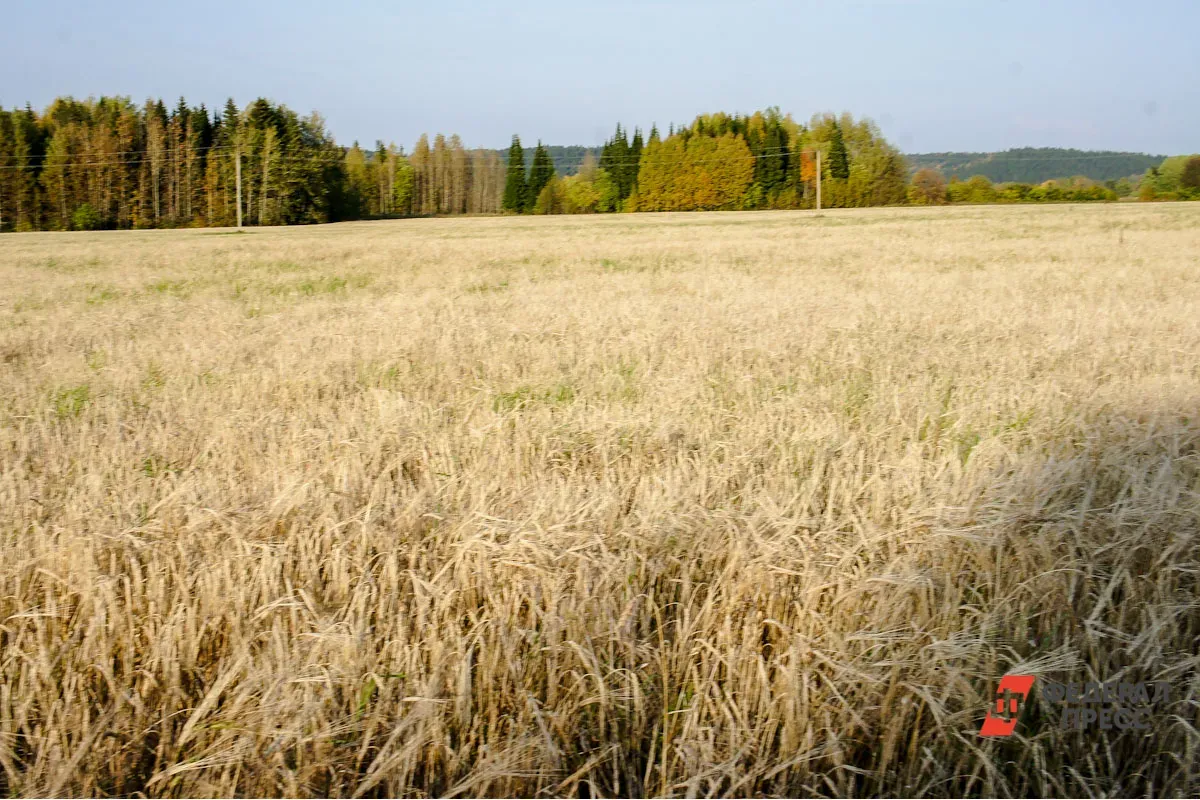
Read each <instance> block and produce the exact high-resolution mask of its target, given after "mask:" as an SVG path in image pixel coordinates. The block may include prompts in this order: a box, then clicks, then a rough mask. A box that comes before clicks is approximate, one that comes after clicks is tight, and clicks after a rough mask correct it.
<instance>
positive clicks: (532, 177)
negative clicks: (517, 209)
mask: <svg viewBox="0 0 1200 800" xmlns="http://www.w3.org/2000/svg"><path fill="white" fill-rule="evenodd" d="M553 179H554V162H553V161H551V160H550V151H549V150H547V149H546V148H545V147H544V146H543V145H542V142H541V140H540V139H539V140H538V143H537V149H536V150H534V152H533V167H532V168H531V169H530V170H529V188H528V192H527V194H526V198H527V202H526V207H532V206H533V204H534V203H536V202H537V198H538V195H539V194H541V193H542V189H544V188H546V184H548V183H550V181H551V180H553Z"/></svg>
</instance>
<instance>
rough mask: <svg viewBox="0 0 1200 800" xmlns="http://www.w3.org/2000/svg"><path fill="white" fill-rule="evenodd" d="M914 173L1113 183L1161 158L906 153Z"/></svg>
mask: <svg viewBox="0 0 1200 800" xmlns="http://www.w3.org/2000/svg"><path fill="white" fill-rule="evenodd" d="M905 158H907V159H908V164H909V168H910V169H912V170H913V171H914V172H916V171H917V170H921V169H925V168H933V169H936V170H938V171H940V172H941V173H942V174H944V175H951V176H953V175H958V176H960V177H962V178H964V179H965V178H969V177H971V176H974V175H982V176H983V177H985V178H987V179H988V180H990V181H994V182H997V183H1007V182H1017V183H1028V184H1038V183H1044V182H1045V181H1048V180H1063V179H1065V178H1067V177H1069V176H1076V175H1082V176H1084V177H1087V178H1089V179H1090V180H1093V181H1098V182H1104V181H1116V180H1119V179H1121V178H1129V177H1131V176H1134V175H1142V174H1143V173H1145V172H1146V170H1148V169H1150V168H1151V167H1156V166H1158V164H1159V163H1160V162H1161V161H1162V160H1163V158H1164V156H1153V155H1147V154H1145V153H1126V152H1118V151H1115V150H1092V151H1089V150H1074V149H1070V148H1063V147H1017V148H1012V149H1010V150H1005V151H1004V152H1001V153H909V154H907V155H906V156H905Z"/></svg>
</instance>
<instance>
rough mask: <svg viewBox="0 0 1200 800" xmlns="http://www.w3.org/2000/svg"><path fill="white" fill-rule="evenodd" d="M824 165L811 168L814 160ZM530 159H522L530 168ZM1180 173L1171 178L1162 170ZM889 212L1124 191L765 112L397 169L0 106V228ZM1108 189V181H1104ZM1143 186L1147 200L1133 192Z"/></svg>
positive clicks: (303, 133) (339, 154)
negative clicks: (925, 164)
mask: <svg viewBox="0 0 1200 800" xmlns="http://www.w3.org/2000/svg"><path fill="white" fill-rule="evenodd" d="M818 153H819V154H820V157H819V159H818V157H817V154H818ZM530 155H531V156H532V157H531V158H530V157H529V156H530ZM1176 162H1178V163H1176ZM1185 167H1188V165H1187V164H1186V159H1183V160H1179V159H1175V160H1172V159H1168V160H1167V161H1166V162H1164V163H1163V165H1161V167H1158V168H1155V169H1154V170H1153V171H1152V172H1153V174H1148V176H1147V178H1148V179H1149V180H1142V181H1141V182H1140V186H1141V196H1142V197H1143V198H1145V199H1153V198H1157V197H1164V196H1165V197H1172V196H1177V197H1186V196H1191V193H1192V190H1191V189H1190V188H1189V186H1190V183H1189V182H1190V181H1191V180H1193V178H1192V175H1193V174H1195V168H1191V167H1188V169H1187V170H1186V176H1185ZM818 169H820V172H821V175H820V178H821V180H820V183H821V193H822V194H821V199H822V205H823V206H825V207H830V208H836V207H858V206H875V205H895V204H902V203H917V204H936V203H945V202H998V201H1013V202H1031V201H1053V200H1112V199H1116V198H1117V197H1118V196H1120V195H1122V194H1130V193H1132V192H1133V191H1134V187H1133V186H1132V185H1125V186H1117V185H1109V186H1103V185H1099V184H1097V183H1095V182H1089V181H1087V179H1076V180H1075V181H1068V182H1062V181H1059V182H1055V181H1051V182H1046V183H1043V184H1039V185H1031V184H1020V183H1006V184H993V183H992V182H991V181H989V180H988V179H987V178H986V177H984V176H974V177H972V178H970V179H969V180H967V181H959V180H957V178H956V177H955V176H952V177H951V179H950V180H949V181H946V179H945V178H944V177H943V176H942V174H941V173H940V172H938V171H937V170H936V169H933V168H926V169H921V170H918V171H917V172H916V174H915V175H914V176H913V177H912V179H911V180H910V179H909V177H908V173H909V165H908V163H907V162H906V160H905V158H904V156H902V155H901V154H900V152H899V151H898V150H897V149H896V148H895V147H893V146H892V145H891V144H890V143H888V142H887V140H886V139H884V137H883V135H882V134H881V133H880V131H879V129H878V128H877V127H876V126H875V125H874V124H873V123H872V122H870V121H869V120H865V119H859V120H856V119H854V118H853V117H852V116H851V115H849V114H842V115H840V116H835V115H833V114H819V115H816V116H813V117H812V118H811V119H810V120H809V121H808V122H807V123H799V122H797V121H796V120H795V119H793V118H792V116H791V115H788V114H783V113H781V112H780V111H779V109H777V108H770V109H767V110H765V111H759V112H755V113H753V114H750V115H737V114H735V115H730V114H725V113H716V114H703V115H700V116H698V117H696V119H695V120H693V121H692V122H691V123H690V124H685V125H674V124H672V125H670V126H669V127H668V130H667V133H666V135H662V134H661V133H660V131H659V130H658V128H657V127H656V126H652V127H651V128H650V130H649V131H648V132H646V133H645V134H643V132H642V130H641V129H639V128H634V130H633V132H632V134H630V132H629V131H628V129H626V128H625V127H624V126H622V125H617V126H616V130H615V132H614V134H613V136H612V137H611V138H610V139H609V140H608V141H606V142H605V143H604V144H603V146H602V147H600V148H599V150H598V152H596V151H594V150H593V149H590V148H582V147H580V148H551V147H548V146H546V145H543V144H542V143H541V142H538V144H537V147H536V148H534V149H533V150H532V153H530V152H529V151H528V150H526V149H525V148H523V147H522V145H521V142H520V139H519V137H516V136H514V137H513V141H512V146H511V147H510V148H509V150H508V152H507V154H504V153H502V152H498V151H496V150H490V149H483V148H474V149H468V148H467V147H466V146H465V145H464V144H463V142H462V140H461V139H460V138H459V137H458V136H457V135H449V136H447V135H444V134H441V133H439V134H436V135H434V136H433V137H432V140H431V138H430V137H429V136H426V135H423V136H421V138H420V139H419V140H418V141H417V143H416V145H415V146H414V147H413V149H412V152H410V153H406V152H405V151H404V149H403V148H401V147H398V146H396V145H395V144H389V145H385V144H384V143H383V142H376V144H375V146H374V147H373V148H370V149H364V148H362V147H360V146H359V144H358V143H357V142H356V143H354V144H353V145H351V146H350V147H345V146H342V145H339V144H337V143H336V142H335V141H334V138H333V136H332V135H331V134H330V133H329V132H328V130H327V129H326V126H325V122H324V120H323V119H322V118H321V116H320V115H319V114H317V113H315V112H314V113H312V114H310V115H308V116H304V117H302V116H300V115H298V114H297V113H296V112H294V111H292V110H291V109H289V108H288V107H287V106H285V105H280V104H275V103H272V102H270V101H268V100H265V99H261V98H260V99H258V100H255V101H254V102H252V103H250V104H249V105H248V106H246V107H245V108H242V109H239V108H238V107H237V106H236V105H235V104H234V102H233V101H232V100H230V101H228V102H227V103H226V104H225V106H224V107H223V108H222V109H220V110H218V111H215V112H210V111H209V110H208V109H207V108H205V106H204V105H203V104H201V105H199V106H191V105H189V104H188V103H187V102H186V100H184V99H183V98H181V99H180V100H179V102H178V103H177V104H176V105H175V106H174V107H168V106H167V105H166V104H164V103H163V102H162V101H161V100H157V101H156V100H148V101H146V102H145V103H144V104H142V105H140V106H139V105H136V104H134V103H133V102H132V101H130V100H129V99H128V98H121V97H115V98H112V97H102V98H100V99H99V100H92V99H89V100H84V101H80V100H75V99H73V98H69V97H68V98H60V99H57V100H55V101H54V102H53V103H52V104H51V105H50V106H49V107H48V108H47V109H45V111H43V112H41V113H38V112H35V111H34V110H33V109H32V108H31V107H30V106H28V105H26V107H25V108H24V109H13V110H5V109H3V108H0V230H3V231H9V230H94V229H102V228H162V227H192V226H229V225H234V224H236V223H237V222H238V210H239V208H238V202H239V201H238V197H239V195H238V182H239V174H240V183H241V194H240V197H241V201H240V202H241V207H240V210H241V221H242V223H243V224H245V225H290V224H303V223H316V222H333V221H338V220H350V219H363V218H374V217H385V216H412V215H439V214H493V213H502V212H507V213H534V214H560V213H571V214H578V213H605V212H619V211H692V210H719V209H761V208H779V209H786V208H812V207H814V205H815V203H816V184H817V170H818ZM1110 183H1111V182H1110ZM1146 186H1150V187H1151V188H1149V189H1147V188H1146Z"/></svg>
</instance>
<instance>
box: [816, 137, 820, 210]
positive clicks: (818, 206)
mask: <svg viewBox="0 0 1200 800" xmlns="http://www.w3.org/2000/svg"><path fill="white" fill-rule="evenodd" d="M820 210H821V151H820V150H818V151H817V211H820Z"/></svg>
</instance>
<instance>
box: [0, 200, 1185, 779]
mask: <svg viewBox="0 0 1200 800" xmlns="http://www.w3.org/2000/svg"><path fill="white" fill-rule="evenodd" d="M1198 253H1200V204H1196V203H1121V204H1078V205H1075V204H1061V205H1020V206H1004V205H996V206H943V207H893V208H870V209H832V210H826V211H822V212H812V211H746V212H719V213H696V212H671V213H644V214H610V215H601V216H586V215H580V216H519V217H518V216H480V217H462V216H456V217H442V218H426V219H403V220H376V221H352V222H340V223H331V224H326V225H320V226H291V227H277V228H273V227H261V228H254V229H252V230H247V231H246V232H245V233H241V234H239V233H236V232H234V231H233V230H232V229H214V228H203V229H177V230H146V231H139V230H134V231H105V232H95V233H49V232H40V233H6V234H4V235H2V236H0V398H2V399H0V419H2V424H0V536H2V537H3V538H2V539H0V557H2V560H3V565H2V566H0V644H2V645H3V646H2V647H0V652H2V653H3V656H2V658H3V661H2V663H0V785H2V786H3V787H4V788H5V790H6V792H7V793H8V794H10V795H13V796H17V795H20V796H29V795H71V796H83V795H90V796H95V795H132V794H138V793H142V794H145V795H150V796H174V797H191V796H229V795H239V796H247V795H253V796H293V797H298V796H353V797H365V796H426V797H427V796H564V797H566V796H570V797H602V796H605V797H607V796H679V797H698V796H750V795H756V796H822V797H829V796H839V797H840V796H862V795H867V796H936V797H946V796H1002V797H1017V796H1047V795H1049V796H1097V795H1134V794H1137V795H1154V796H1167V795H1194V794H1196V793H1198V792H1200V771H1198V769H1197V768H1198V766H1200V761H1198V754H1200V749H1198V747H1200V733H1198V726H1200V713H1198V707H1197V703H1196V699H1195V697H1196V695H1195V690H1196V688H1197V684H1198V678H1197V673H1196V667H1197V664H1198V663H1200V656H1198V655H1197V637H1198V636H1200V607H1198V605H1197V601H1196V596H1197V595H1196V591H1197V583H1196V580H1197V575H1200V358H1198V356H1200V315H1198V314H1197V313H1196V309H1200V263H1198V261H1197V254H1198ZM1006 674H1027V675H1033V676H1035V677H1036V679H1037V681H1038V683H1037V684H1035V691H1034V693H1033V695H1032V696H1031V697H1030V698H1029V699H1028V701H1027V703H1026V705H1025V707H1024V709H1023V711H1022V712H1021V715H1020V718H1019V723H1018V726H1017V729H1016V733H1015V734H1014V735H1012V736H1011V737H1008V738H1002V739H989V738H981V737H980V735H979V732H980V726H981V724H982V722H983V720H984V718H985V715H986V714H987V712H988V709H989V708H990V707H992V704H993V701H994V698H995V692H996V690H997V684H998V683H999V681H1000V679H1001V677H1002V676H1004V675H1006ZM1105 681H1111V682H1114V683H1115V682H1124V683H1137V682H1158V683H1160V684H1161V683H1165V684H1167V685H1169V686H1170V697H1169V699H1166V700H1163V701H1162V702H1158V703H1156V704H1155V705H1154V706H1153V707H1152V708H1150V709H1149V711H1148V715H1147V716H1146V725H1147V726H1146V727H1145V728H1143V729H1125V728H1117V727H1112V728H1111V729H1101V728H1100V727H1099V726H1098V725H1097V726H1093V727H1092V728H1090V729H1086V730H1073V729H1066V728H1064V727H1063V726H1062V724H1061V719H1060V717H1061V708H1060V707H1059V706H1058V705H1056V704H1055V703H1054V702H1053V701H1052V699H1051V698H1050V697H1048V696H1047V695H1044V694H1038V692H1037V688H1038V686H1044V685H1045V684H1046V683H1047V682H1061V683H1071V682H1078V683H1086V682H1105Z"/></svg>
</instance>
